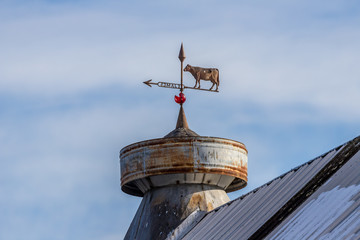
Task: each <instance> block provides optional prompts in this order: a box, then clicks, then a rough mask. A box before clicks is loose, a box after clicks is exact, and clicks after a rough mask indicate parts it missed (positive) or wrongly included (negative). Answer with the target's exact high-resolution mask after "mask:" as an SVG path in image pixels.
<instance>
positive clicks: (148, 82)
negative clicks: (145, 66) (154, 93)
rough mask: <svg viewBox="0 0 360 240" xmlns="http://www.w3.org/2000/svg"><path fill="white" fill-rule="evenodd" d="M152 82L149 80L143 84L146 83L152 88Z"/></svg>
mask: <svg viewBox="0 0 360 240" xmlns="http://www.w3.org/2000/svg"><path fill="white" fill-rule="evenodd" d="M151 80H152V79H150V80H147V81H145V82H143V83H145V84H146V85H148V86H149V87H152V86H151V84H150V83H151Z"/></svg>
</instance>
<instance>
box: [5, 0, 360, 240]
mask: <svg viewBox="0 0 360 240" xmlns="http://www.w3.org/2000/svg"><path fill="white" fill-rule="evenodd" d="M359 39H360V4H359V2H358V1H316V2H315V1H182V2H181V3H180V2H175V1H151V2H148V1H124V2H118V1H109V0H105V1H0V53H1V54H0V146H1V149H0V150H1V151H0V160H1V161H0V216H1V217H0V239H8V240H11V239H30V240H31V239H36V240H41V239H87V240H88V239H96V240H97V239H100V240H112V239H121V238H122V237H123V236H124V234H125V233H126V230H127V228H128V226H129V224H130V221H131V220H132V218H133V216H134V214H135V211H136V209H137V207H138V204H139V203H140V198H137V197H132V196H128V195H126V194H125V193H122V192H121V190H120V181H119V178H120V174H119V159H118V155H119V151H120V149H121V148H122V147H124V146H126V145H128V144H130V143H133V142H137V141H141V140H146V139H151V138H158V137H163V136H164V135H166V134H167V133H168V132H170V131H171V130H172V129H173V128H174V127H175V124H176V118H177V112H178V106H177V104H176V103H175V102H174V101H173V96H174V95H175V94H176V93H177V92H176V91H173V90H167V89H161V88H151V89H150V88H148V87H147V86H145V85H144V84H142V82H143V81H145V80H148V79H150V78H152V79H154V81H169V82H178V81H179V77H180V73H179V60H178V59H177V55H178V51H179V47H180V44H181V42H184V48H185V53H186V56H187V58H186V60H185V64H192V65H198V66H204V67H217V68H218V69H219V70H220V81H221V85H220V93H218V94H213V93H208V92H197V91H190V90H189V91H187V92H186V93H185V94H186V96H187V102H186V104H185V111H186V114H187V118H188V122H189V125H190V128H191V129H192V130H194V131H196V132H197V133H198V134H200V135H204V136H216V137H224V138H230V139H234V140H237V141H241V142H243V143H244V144H245V145H246V146H247V148H248V150H249V173H248V174H249V182H248V186H247V187H246V188H245V189H243V190H241V191H238V192H235V193H232V194H230V197H231V198H232V199H234V198H236V197H239V196H241V195H242V194H244V193H246V192H248V191H250V190H251V189H253V188H255V187H257V186H260V185H261V184H263V183H265V182H267V181H269V180H271V179H273V178H274V177H276V176H278V175H280V174H282V173H284V172H286V171H288V170H290V169H291V168H293V167H296V166H297V165H300V164H302V163H304V162H306V161H308V160H311V159H312V158H314V157H317V156H318V155H320V154H322V153H324V152H326V151H328V150H330V149H332V148H334V147H336V146H338V145H340V144H342V143H344V142H346V141H348V140H351V139H352V138H354V137H356V136H358V135H359V132H360V111H359V107H360V95H359V90H360V81H359V76H360V68H359V62H360V54H359V53H360V41H359ZM184 78H185V79H184V81H185V84H187V85H192V84H194V83H193V79H192V77H191V76H190V75H189V74H188V73H185V74H184ZM206 84H207V83H204V86H209V87H210V85H206Z"/></svg>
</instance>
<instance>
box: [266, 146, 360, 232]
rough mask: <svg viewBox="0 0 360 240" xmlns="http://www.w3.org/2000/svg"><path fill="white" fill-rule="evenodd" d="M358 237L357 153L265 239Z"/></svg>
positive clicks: (359, 182) (359, 176)
mask: <svg viewBox="0 0 360 240" xmlns="http://www.w3.org/2000/svg"><path fill="white" fill-rule="evenodd" d="M359 238H360V152H358V153H357V154H356V155H355V156H353V157H352V158H351V159H350V160H349V161H348V162H347V163H346V164H345V165H344V166H343V167H342V168H341V169H340V170H338V171H337V172H336V173H335V174H334V176H333V177H331V178H330V179H329V180H328V181H327V182H326V183H325V184H324V185H322V186H321V187H320V188H319V189H318V190H317V191H316V192H315V193H314V194H313V195H311V197H309V198H308V199H307V200H306V201H305V202H304V203H303V204H302V205H301V206H300V207H299V208H297V209H296V210H295V211H294V212H293V213H292V214H291V215H290V216H288V217H287V218H286V219H285V220H284V221H283V222H282V223H281V225H279V226H278V227H277V228H276V229H275V230H274V231H272V232H271V233H270V234H269V235H268V237H267V239H359Z"/></svg>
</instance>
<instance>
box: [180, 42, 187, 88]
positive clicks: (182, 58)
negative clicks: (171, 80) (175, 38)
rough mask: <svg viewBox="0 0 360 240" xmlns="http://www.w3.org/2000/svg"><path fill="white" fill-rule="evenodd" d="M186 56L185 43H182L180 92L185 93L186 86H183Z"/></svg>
mask: <svg viewBox="0 0 360 240" xmlns="http://www.w3.org/2000/svg"><path fill="white" fill-rule="evenodd" d="M185 58H186V56H185V52H184V46H183V43H181V47H180V52H179V59H180V62H181V69H180V71H181V88H180V92H183V90H184V84H183V67H184V66H183V63H184V60H185Z"/></svg>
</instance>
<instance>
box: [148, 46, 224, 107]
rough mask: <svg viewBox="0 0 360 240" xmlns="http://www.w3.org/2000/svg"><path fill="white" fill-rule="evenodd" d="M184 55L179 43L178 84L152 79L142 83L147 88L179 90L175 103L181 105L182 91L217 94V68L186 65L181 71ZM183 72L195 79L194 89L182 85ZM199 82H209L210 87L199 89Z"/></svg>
mask: <svg viewBox="0 0 360 240" xmlns="http://www.w3.org/2000/svg"><path fill="white" fill-rule="evenodd" d="M185 58H186V57H185V53H184V47H183V44H182V43H181V48H180V52H179V60H180V62H181V82H180V83H170V82H157V83H155V82H152V79H150V80H148V81H145V82H144V83H145V84H146V85H148V86H149V87H152V86H151V85H156V86H158V87H163V88H175V89H180V94H179V96H176V95H175V102H176V103H178V104H180V105H182V104H183V103H184V102H185V101H186V97H185V95H184V94H183V91H184V89H194V90H202V91H209V92H219V90H218V88H219V70H218V69H217V68H202V67H193V66H191V65H189V64H188V65H186V67H185V68H184V69H183V63H184V60H185ZM183 72H190V73H191V74H192V75H193V77H194V78H195V85H194V87H189V86H185V85H184V84H183ZM200 80H205V81H210V82H211V83H212V86H211V87H210V89H205V88H200ZM215 85H216V88H215V90H213V88H214V86H215Z"/></svg>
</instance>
